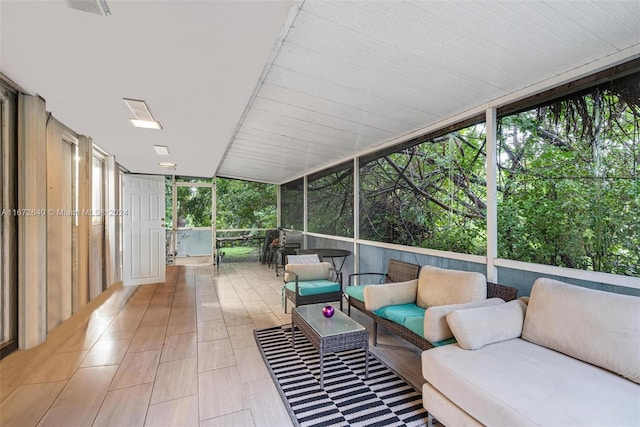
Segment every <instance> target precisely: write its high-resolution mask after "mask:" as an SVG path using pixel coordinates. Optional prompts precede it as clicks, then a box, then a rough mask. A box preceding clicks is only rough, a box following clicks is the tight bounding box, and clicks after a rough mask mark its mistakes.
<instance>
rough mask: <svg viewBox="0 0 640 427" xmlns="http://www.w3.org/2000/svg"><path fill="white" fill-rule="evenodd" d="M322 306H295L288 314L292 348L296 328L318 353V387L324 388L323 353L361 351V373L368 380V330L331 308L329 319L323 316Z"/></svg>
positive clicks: (294, 342)
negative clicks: (362, 353) (332, 311)
mask: <svg viewBox="0 0 640 427" xmlns="http://www.w3.org/2000/svg"><path fill="white" fill-rule="evenodd" d="M324 306H326V304H310V305H302V306H300V307H295V308H294V309H293V310H292V311H291V334H292V337H291V338H292V346H293V348H296V336H295V334H296V329H295V328H296V327H298V329H300V331H301V332H302V333H303V334H304V336H305V337H307V339H308V340H309V342H311V344H312V345H313V346H314V347H315V348H316V350H318V352H319V353H320V388H321V389H323V388H324V372H323V359H324V355H325V354H327V353H336V352H339V351H346V350H352V349H355V348H362V349H364V354H365V356H364V360H365V362H364V374H365V378H369V331H367V329H366V328H365V327H364V326H362V325H361V324H359V323H358V322H356V321H355V320H353V319H352V318H350V317H349V316H347V315H346V314H344V313H343V312H341V311H340V310H338V308H336V307H334V309H335V311H334V314H333V316H332V317H324V315H323V314H322V307H324Z"/></svg>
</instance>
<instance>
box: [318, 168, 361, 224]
mask: <svg viewBox="0 0 640 427" xmlns="http://www.w3.org/2000/svg"><path fill="white" fill-rule="evenodd" d="M307 206H308V207H307V227H308V229H309V231H311V232H316V233H324V234H331V235H334V236H347V237H352V236H353V167H347V168H345V169H343V170H340V171H338V172H333V173H330V174H328V175H325V176H323V177H320V178H317V179H314V180H310V181H309V182H308V185H307Z"/></svg>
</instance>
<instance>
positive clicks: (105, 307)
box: [0, 262, 423, 427]
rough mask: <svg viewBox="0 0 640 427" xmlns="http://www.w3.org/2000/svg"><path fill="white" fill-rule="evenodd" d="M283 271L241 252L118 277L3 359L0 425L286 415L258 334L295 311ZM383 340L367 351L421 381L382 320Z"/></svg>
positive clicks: (225, 421) (191, 421)
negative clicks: (128, 281)
mask: <svg viewBox="0 0 640 427" xmlns="http://www.w3.org/2000/svg"><path fill="white" fill-rule="evenodd" d="M281 280H282V279H281V277H276V276H275V274H274V272H273V270H272V269H269V268H268V267H267V266H265V265H261V264H259V263H257V262H256V263H247V262H243V263H223V264H222V265H221V266H220V268H219V269H214V268H212V267H211V266H203V265H186V266H172V267H168V268H167V280H166V282H165V283H163V284H157V285H145V286H140V287H138V288H137V289H136V288H123V287H122V286H119V285H114V286H115V287H114V289H110V290H109V291H107V293H110V296H109V297H108V298H106V299H105V298H102V300H104V302H103V303H102V304H101V305H99V306H98V305H97V304H96V303H94V302H92V303H90V304H89V306H88V307H87V308H86V309H83V310H82V311H80V312H79V313H77V314H76V315H74V316H73V317H72V318H70V319H69V320H67V321H66V322H65V323H63V324H62V325H61V326H60V327H58V328H57V329H56V330H55V331H53V333H51V334H50V336H49V338H48V340H47V341H46V342H45V343H44V344H42V345H40V346H38V347H37V348H35V349H32V350H28V351H16V352H14V353H13V354H11V355H10V356H9V357H7V358H5V359H4V360H2V361H1V362H0V425H3V426H5V425H6V426H21V427H23V426H24V427H27V426H35V425H38V424H40V425H41V426H50V425H69V420H73V424H74V425H78V426H81V425H82V426H89V425H94V426H98V425H118V426H120V425H131V426H142V425H148V426H159V425H168V424H171V423H173V425H181V426H219V425H234V426H289V425H291V421H290V418H289V416H288V414H287V411H286V409H285V406H284V404H283V403H282V401H281V399H280V396H279V394H278V392H277V390H276V388H275V386H274V384H273V382H272V380H271V377H270V375H269V373H268V371H267V369H266V367H265V365H264V363H263V361H262V358H261V356H260V353H259V351H258V348H257V346H256V343H255V340H254V337H253V330H254V329H255V328H266V327H270V326H275V325H280V324H284V323H289V322H290V314H285V313H284V311H283V308H282V297H281V289H282V281H281ZM98 299H100V298H98ZM345 307H346V306H345ZM353 317H354V318H356V319H357V320H358V321H360V323H362V324H363V325H365V326H366V327H368V328H370V327H371V321H370V319H369V318H368V317H366V316H364V315H362V314H361V313H359V312H354V313H353ZM379 343H380V344H379V345H378V347H375V348H373V347H372V352H373V353H375V354H376V355H377V356H378V357H379V358H380V359H382V360H384V361H385V362H386V363H387V364H388V365H389V366H391V367H392V368H393V369H394V370H396V372H398V373H399V374H400V375H401V376H403V377H404V378H406V379H407V380H408V381H409V382H411V383H412V384H413V385H414V386H416V388H418V389H419V388H420V387H421V384H422V382H423V380H422V375H421V372H420V352H419V351H418V350H417V349H416V348H413V347H411V346H410V345H409V344H407V343H406V342H404V341H403V340H401V339H399V338H397V337H395V336H394V335H390V334H385V333H384V331H380V333H379Z"/></svg>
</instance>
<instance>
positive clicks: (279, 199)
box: [276, 184, 282, 228]
mask: <svg viewBox="0 0 640 427" xmlns="http://www.w3.org/2000/svg"><path fill="white" fill-rule="evenodd" d="M276 215H277V216H276V228H278V227H282V185H280V184H278V187H277V191H276Z"/></svg>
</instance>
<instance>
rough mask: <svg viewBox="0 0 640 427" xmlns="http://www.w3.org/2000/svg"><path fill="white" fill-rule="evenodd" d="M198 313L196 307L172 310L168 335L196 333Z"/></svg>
mask: <svg viewBox="0 0 640 427" xmlns="http://www.w3.org/2000/svg"><path fill="white" fill-rule="evenodd" d="M196 327H197V326H196V311H195V306H194V307H179V308H172V309H171V316H170V317H169V325H168V326H167V335H178V334H187V333H190V332H196Z"/></svg>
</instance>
